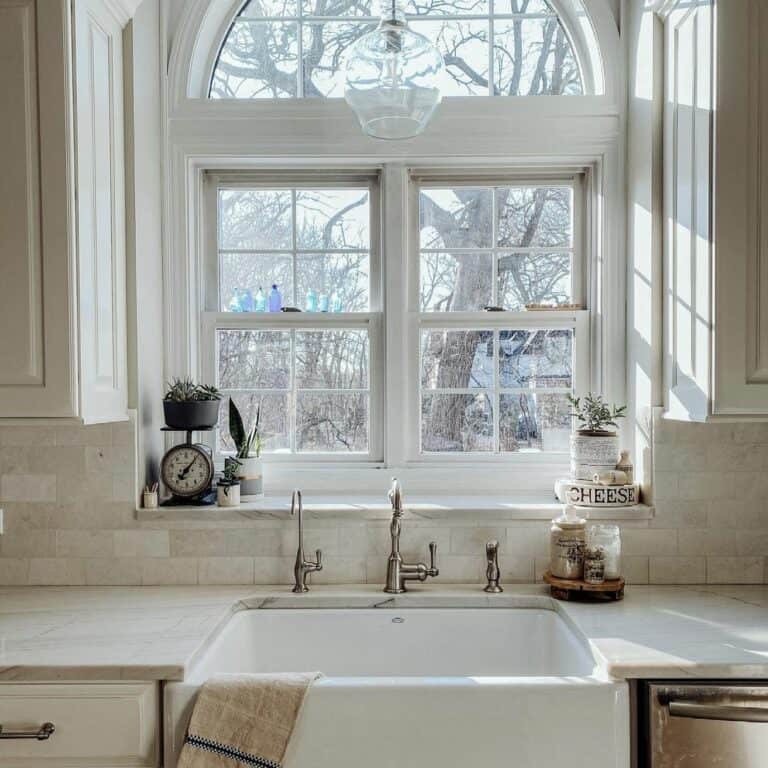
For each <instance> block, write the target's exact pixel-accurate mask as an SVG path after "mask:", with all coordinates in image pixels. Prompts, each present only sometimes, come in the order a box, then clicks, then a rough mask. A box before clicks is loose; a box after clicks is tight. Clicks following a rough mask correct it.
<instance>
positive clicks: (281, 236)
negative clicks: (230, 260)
mask: <svg viewBox="0 0 768 768" xmlns="http://www.w3.org/2000/svg"><path fill="white" fill-rule="evenodd" d="M291 207H292V203H291V192H290V190H281V189H222V190H220V191H219V248H222V249H224V250H227V249H229V248H233V249H243V250H250V251H258V250H270V251H271V250H285V249H288V248H291V246H292V242H293V241H292V232H291V228H292V221H291V220H292V213H291Z"/></svg>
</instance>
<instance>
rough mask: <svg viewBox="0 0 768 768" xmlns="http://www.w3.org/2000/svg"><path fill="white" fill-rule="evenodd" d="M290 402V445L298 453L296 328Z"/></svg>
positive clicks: (292, 341)
mask: <svg viewBox="0 0 768 768" xmlns="http://www.w3.org/2000/svg"><path fill="white" fill-rule="evenodd" d="M289 399H290V401H291V402H290V403H289V407H288V429H289V431H290V435H291V438H290V446H291V453H293V454H295V453H297V450H296V445H297V440H296V427H297V422H298V419H297V417H296V414H297V411H298V407H299V398H298V388H297V386H296V329H295V328H294V329H292V330H291V389H290V395H289Z"/></svg>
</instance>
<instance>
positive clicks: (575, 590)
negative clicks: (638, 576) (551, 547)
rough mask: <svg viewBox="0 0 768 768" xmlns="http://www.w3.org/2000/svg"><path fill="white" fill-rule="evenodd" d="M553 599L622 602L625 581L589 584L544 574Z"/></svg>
mask: <svg viewBox="0 0 768 768" xmlns="http://www.w3.org/2000/svg"><path fill="white" fill-rule="evenodd" d="M544 581H546V582H547V584H549V591H550V594H551V595H552V597H554V598H555V599H557V600H579V599H581V600H621V599H622V598H623V597H624V579H622V578H618V579H606V580H605V581H604V582H603V583H602V584H587V582H586V581H583V580H582V579H560V578H558V577H557V576H553V575H552V574H551V573H550V572H549V571H547V572H546V573H545V574H544Z"/></svg>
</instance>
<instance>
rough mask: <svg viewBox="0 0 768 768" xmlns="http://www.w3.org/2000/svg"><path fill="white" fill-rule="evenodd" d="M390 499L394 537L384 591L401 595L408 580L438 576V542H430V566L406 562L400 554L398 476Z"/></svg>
mask: <svg viewBox="0 0 768 768" xmlns="http://www.w3.org/2000/svg"><path fill="white" fill-rule="evenodd" d="M389 501H390V503H391V504H392V522H391V523H390V524H389V534H390V536H391V537H392V551H391V552H390V554H389V559H388V560H387V583H386V585H385V587H384V591H385V592H388V593H389V594H392V595H399V594H400V593H401V592H405V591H406V589H405V582H406V581H415V580H418V581H426V580H427V577H428V576H437V575H438V574H439V573H440V571H439V570H438V569H437V566H436V565H435V561H436V560H437V542H436V541H430V542H429V562H430V564H429V567H427V566H426V565H425V564H424V563H404V562H403V558H402V557H401V556H400V531H401V520H402V517H403V491H402V489H401V487H400V483H399V482H398V481H397V478H396V477H393V478H392V487H391V488H390V490H389Z"/></svg>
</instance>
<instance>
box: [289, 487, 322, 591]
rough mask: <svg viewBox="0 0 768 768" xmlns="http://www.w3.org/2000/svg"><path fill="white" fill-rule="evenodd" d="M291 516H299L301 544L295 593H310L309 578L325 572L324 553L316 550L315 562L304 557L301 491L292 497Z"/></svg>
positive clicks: (296, 565)
mask: <svg viewBox="0 0 768 768" xmlns="http://www.w3.org/2000/svg"><path fill="white" fill-rule="evenodd" d="M291 515H292V516H293V515H297V516H298V522H299V543H298V547H297V549H296V562H295V563H294V566H293V582H294V583H293V590H292V591H293V592H309V587H308V586H307V576H308V575H309V574H310V573H313V572H315V571H322V570H323V551H322V550H321V549H318V550H315V561H314V562H313V561H312V560H307V559H306V557H304V507H303V505H302V502H301V491H300V490H298V489H297V490H295V491H294V492H293V495H292V496H291Z"/></svg>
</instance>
